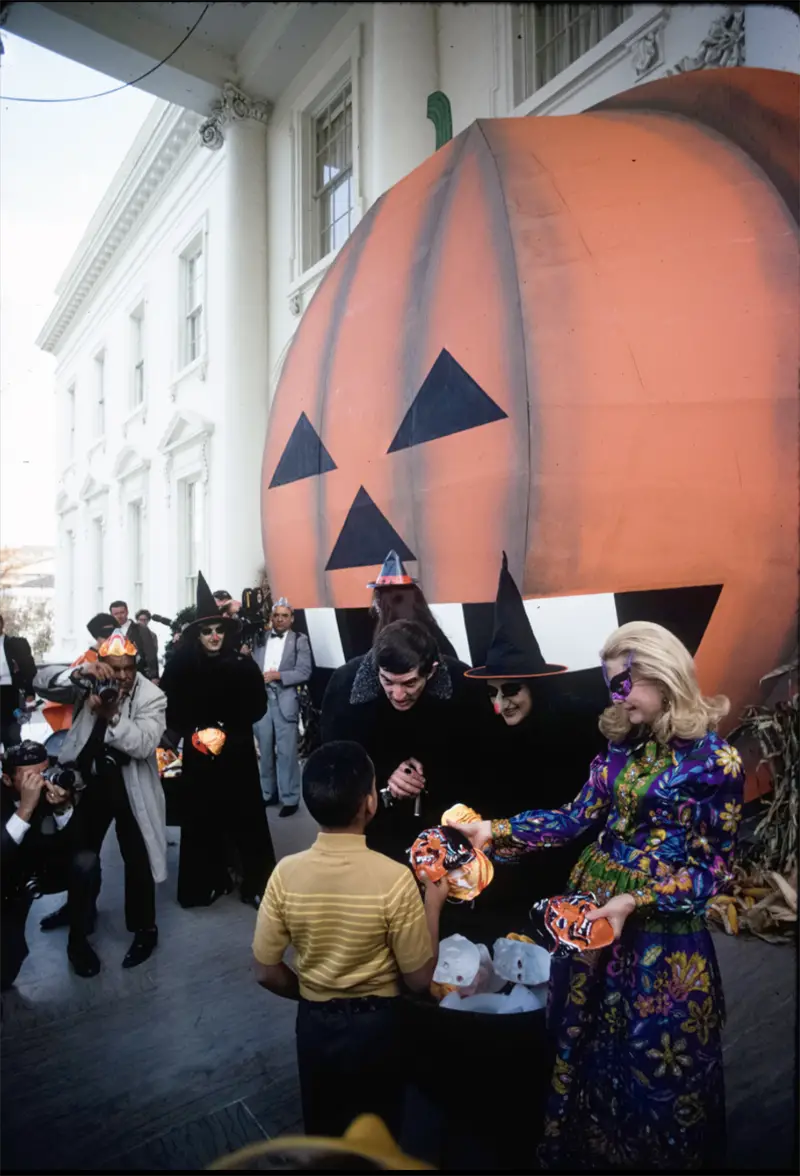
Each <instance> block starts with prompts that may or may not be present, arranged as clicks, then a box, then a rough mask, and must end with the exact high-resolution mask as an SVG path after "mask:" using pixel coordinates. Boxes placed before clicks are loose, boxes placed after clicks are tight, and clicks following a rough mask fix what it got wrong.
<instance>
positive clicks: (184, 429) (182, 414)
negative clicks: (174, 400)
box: [158, 409, 214, 473]
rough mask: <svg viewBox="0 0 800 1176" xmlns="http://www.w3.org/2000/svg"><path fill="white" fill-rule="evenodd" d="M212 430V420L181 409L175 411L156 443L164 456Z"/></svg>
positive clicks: (209, 433)
mask: <svg viewBox="0 0 800 1176" xmlns="http://www.w3.org/2000/svg"><path fill="white" fill-rule="evenodd" d="M213 432H214V422H213V421H209V420H206V418H205V417H202V416H200V414H199V413H197V412H192V411H190V410H189V409H183V410H181V411H179V412H176V413H175V415H174V416H173V418H172V420H171V421H170V423H169V425H168V426H167V430H166V432H165V433H164V435H163V436H162V438H161V440H160V441H159V443H158V451H159V453H163V454H164V455H165V456H170V455H172V454H174V453H175V451H176V450H178V449H181V448H183V446H184V445H188V444H189V443H190V442H192V441H200V440H202V439H203V438H207V437H210V436H211V434H212V433H213ZM170 473H171V471H170Z"/></svg>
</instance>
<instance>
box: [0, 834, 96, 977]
mask: <svg viewBox="0 0 800 1176" xmlns="http://www.w3.org/2000/svg"><path fill="white" fill-rule="evenodd" d="M74 820H75V817H74V816H73V818H72V821H74ZM72 821H70V825H71V824H72ZM67 829H68V830H69V825H68V826H67ZM71 832H72V831H71V830H70V831H69V832H68V833H66V834H59V835H58V836H59V837H68V836H70V833H71ZM58 852H59V853H60V852H61V851H60V850H59V851H58ZM59 864H60V866H61V868H62V869H65V870H66V882H67V886H68V891H69V913H70V935H85V934H86V930H87V920H88V917H89V913H90V912H91V911H92V910H93V908H94V901H95V896H96V893H97V890H98V889H99V877H100V864H99V859H98V857H97V854H96V853H93V852H92V851H90V850H80V851H78V852H77V853H75V852H68V853H65V856H64V857H63V858H60V859H59ZM60 878H64V875H63V874H62V875H60ZM33 899H34V895H33V892H32V891H30V890H23V889H20V890H17V891H15V892H14V893H12V894H11V895H9V896H8V897H6V896H4V897H3V908H2V916H1V917H0V943H1V945H0V972H2V980H1V982H0V987H2V989H3V991H5V989H6V988H10V987H11V985H12V984H13V983H14V981H15V980H16V978H17V976H18V975H19V972H20V968H21V967H22V965H23V964H24V963H25V960H26V959H27V958H28V941H27V939H26V937H25V924H26V923H27V921H28V913H29V911H30V909H31V903H32V902H33Z"/></svg>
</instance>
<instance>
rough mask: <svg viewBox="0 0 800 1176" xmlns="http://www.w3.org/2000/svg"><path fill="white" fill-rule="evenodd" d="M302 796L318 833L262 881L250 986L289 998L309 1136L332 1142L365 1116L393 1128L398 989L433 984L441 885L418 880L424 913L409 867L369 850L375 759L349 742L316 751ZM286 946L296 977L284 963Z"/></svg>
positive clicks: (398, 1088) (397, 1098)
mask: <svg viewBox="0 0 800 1176" xmlns="http://www.w3.org/2000/svg"><path fill="white" fill-rule="evenodd" d="M303 799H304V800H305V802H306V805H307V807H308V811H309V812H310V813H311V815H312V817H314V819H315V820H316V821H317V823H318V824H319V825H320V828H321V832H320V833H319V834H318V836H317V840H316V842H315V843H314V845H312V847H311V848H310V849H307V850H305V851H304V852H303V853H297V854H292V855H291V856H289V857H285V858H283V859H282V860H281V861H280V862H279V863H278V865H277V866H276V867H275V870H274V871H273V873H272V876H271V878H270V880H269V884H268V885H267V890H266V893H265V895H264V901H263V902H262V904H261V909H260V910H259V912H258V921H257V924H256V931H255V938H254V940H253V954H254V956H255V959H256V963H257V966H258V980H259V983H260V984H261V985H262V987H264V988H267V989H268V990H269V991H270V992H274V993H277V994H278V995H279V996H285V997H288V998H289V999H290V1000H296V1001H298V1011H297V1062H298V1068H299V1071H300V1093H301V1098H302V1104H303V1119H304V1122H305V1129H306V1131H307V1132H308V1133H309V1134H319V1135H341V1134H342V1133H343V1132H344V1131H345V1130H346V1128H347V1126H348V1125H349V1123H350V1122H351V1121H352V1120H353V1119H354V1118H355V1116H356V1115H359V1114H362V1113H366V1112H371V1113H374V1114H377V1115H380V1116H381V1118H383V1119H384V1121H385V1122H386V1123H387V1124H389V1126H390V1127H391V1128H392V1129H393V1130H395V1131H396V1130H397V1129H398V1128H399V1118H400V1114H401V1111H402V1095H403V1081H402V1074H401V1071H400V1066H399V1064H398V1061H397V1056H398V1048H397V1047H398V1041H397V1016H398V1008H397V1002H398V997H399V992H400V980H401V979H402V980H403V981H404V982H405V983H406V984H407V985H408V987H409V988H410V989H412V991H414V992H424V991H426V990H427V988H428V986H429V985H430V982H431V980H432V978H433V969H434V961H435V956H436V953H437V948H438V937H439V913H440V911H441V908H442V905H443V903H444V901H445V898H446V896H447V888H446V885H445V884H444V883H439V884H437V883H434V882H430V883H427V884H426V891H425V903H424V905H423V902H422V899H421V898H420V894H419V890H418V889H417V885H416V883H415V881H414V878H413V876H412V874H411V872H410V870H408V869H407V868H406V867H405V866H401V865H400V864H399V863H397V862H394V861H392V860H391V859H390V858H388V857H385V856H384V855H383V854H379V853H375V852H374V851H373V850H370V849H367V843H366V838H365V835H364V834H365V830H366V827H367V825H368V824H369V821H370V820H371V819H372V817H373V816H374V814H375V810H376V809H377V806H378V794H377V791H376V788H375V769H374V767H373V765H372V761H371V760H370V758H369V756H368V755H367V753H366V752H365V751H364V749H363V748H362V747H360V746H359V745H358V744H357V743H351V742H345V741H342V742H334V743H328V744H325V745H323V746H322V747H321V748H319V749H318V750H317V751H315V752H314V754H313V755H312V756H311V757H310V758H309V760H308V762H307V763H306V766H305V769H304V772H303ZM290 946H291V947H293V948H294V951H295V958H294V966H295V969H296V970H295V971H292V969H290V968H289V967H288V966H287V965H286V964H285V963H284V962H283V956H284V953H285V951H286V949H287V948H288V947H290Z"/></svg>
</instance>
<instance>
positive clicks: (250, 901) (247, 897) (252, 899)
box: [241, 894, 262, 910]
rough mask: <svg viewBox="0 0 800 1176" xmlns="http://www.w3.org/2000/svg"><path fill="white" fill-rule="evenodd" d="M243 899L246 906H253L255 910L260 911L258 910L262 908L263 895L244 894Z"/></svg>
mask: <svg viewBox="0 0 800 1176" xmlns="http://www.w3.org/2000/svg"><path fill="white" fill-rule="evenodd" d="M241 899H242V902H243V903H244V905H245V906H251V907H253V909H254V910H258V908H259V907H260V906H261V899H262V895H260V894H242V895H241Z"/></svg>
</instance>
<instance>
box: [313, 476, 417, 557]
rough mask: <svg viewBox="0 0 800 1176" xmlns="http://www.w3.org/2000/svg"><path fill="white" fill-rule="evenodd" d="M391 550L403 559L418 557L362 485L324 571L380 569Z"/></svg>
mask: <svg viewBox="0 0 800 1176" xmlns="http://www.w3.org/2000/svg"><path fill="white" fill-rule="evenodd" d="M391 548H394V550H395V551H396V552H397V553H398V555H399V556H400V558H401V559H416V558H417V557H416V556H415V555H414V553H413V551H411V549H410V548H409V547H407V546H406V544H405V543H404V542H403V540H402V539H401V538H400V536H399V535H398V534H397V531H395V529H394V527H393V526H392V524H391V523H390V522H389V520H388V519H387V518H386V515H385V514H383V513H382V512H381V511H380V510H378V508H377V506H376V505H375V503H374V502H373V501H372V499H371V498H370V496H369V494H367V492H366V490H365V489H364V487H363V486H361V487H360V488H359V491H358V494H356V496H355V498H354V499H353V505H352V506H351V507H350V509H349V511H348V512H347V518H346V519H345V520H344V526H343V527H342V529H341V531H340V533H339V538H338V539H337V540H336V543H335V545H334V548H333V551H332V552H331V557H330V559H329V560H328V562H327V564H326V565H325V571H326V572H338V571H341V570H342V569H343V568H366V567H370V566H373V565H375V564H378V566H380V565H381V564H382V563H383V560H384V557H385V555H386V552H387V551H389V550H390V549H391Z"/></svg>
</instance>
